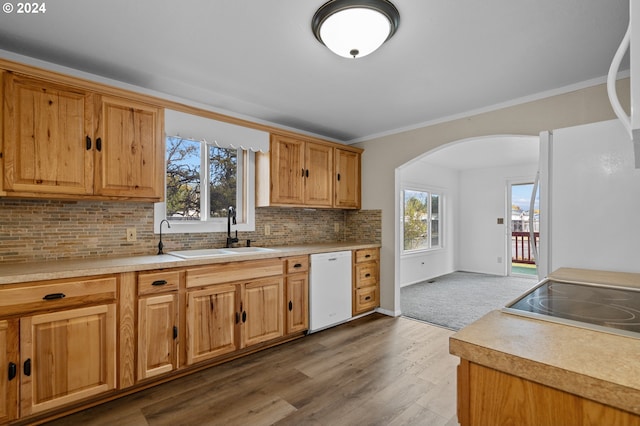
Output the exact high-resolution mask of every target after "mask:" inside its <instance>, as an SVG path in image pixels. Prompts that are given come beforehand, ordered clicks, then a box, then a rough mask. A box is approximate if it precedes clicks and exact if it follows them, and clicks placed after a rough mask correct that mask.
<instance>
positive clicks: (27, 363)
mask: <svg viewBox="0 0 640 426" xmlns="http://www.w3.org/2000/svg"><path fill="white" fill-rule="evenodd" d="M22 370H23V371H24V375H25V376H30V375H31V358H29V359H28V360H26V361H25V362H24V365H23V367H22Z"/></svg>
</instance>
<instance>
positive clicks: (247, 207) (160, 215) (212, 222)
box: [153, 139, 256, 234]
mask: <svg viewBox="0 0 640 426" xmlns="http://www.w3.org/2000/svg"><path fill="white" fill-rule="evenodd" d="M194 142H200V143H201V147H200V153H201V154H200V170H207V169H208V167H207V157H208V152H207V149H208V147H209V146H216V145H215V144H213V143H208V142H206V141H194ZM165 143H166V139H165ZM225 149H229V148H225ZM231 149H233V148H231ZM237 150H238V160H237V166H238V176H237V183H236V185H237V187H236V195H237V197H236V200H237V203H236V204H238V205H237V206H234V207H236V210H237V213H236V225H232V230H233V231H235V230H238V231H242V232H253V231H255V164H256V162H255V152H253V151H252V150H250V149H242V148H238V149H237ZM203 154H206V155H203ZM165 156H166V146H165ZM239 157H242V158H239ZM240 169H241V170H240ZM200 175H201V181H200V187H201V189H200V191H201V193H200V198H201V206H202V207H201V213H200V220H193V221H184V222H179V221H170V223H171V228H169V227H167V226H165V227H163V229H162V232H163V233H164V234H193V233H211V232H227V218H220V217H215V218H213V217H210V213H209V199H210V197H209V173H201V174H200ZM163 182H164V196H165V200H166V192H167V169H166V161H165V167H164V179H163ZM205 191H206V193H203V192H205ZM164 219H167V212H166V202H165V201H163V202H160V203H155V204H154V213H153V222H154V233H156V234H157V233H159V230H160V223H161V222H162V220H164Z"/></svg>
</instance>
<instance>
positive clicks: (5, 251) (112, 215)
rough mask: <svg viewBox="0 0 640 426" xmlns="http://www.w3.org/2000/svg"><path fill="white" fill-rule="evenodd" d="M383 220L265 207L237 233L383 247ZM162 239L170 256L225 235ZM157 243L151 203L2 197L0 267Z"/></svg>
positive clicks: (126, 252)
mask: <svg viewBox="0 0 640 426" xmlns="http://www.w3.org/2000/svg"><path fill="white" fill-rule="evenodd" d="M381 220H382V217H381V211H380V210H359V211H351V210H325V209H316V210H310V209H300V208H276V207H262V208H257V209H256V231H255V232H239V233H238V238H239V239H240V242H241V243H243V242H244V241H245V240H247V239H250V240H251V241H252V245H256V246H275V245H287V244H290V245H295V244H308V243H322V242H342V241H358V242H363V243H380V242H381V240H382V239H381V238H382V237H381ZM267 224H268V225H269V226H270V228H271V233H270V235H268V236H267V235H264V228H265V225H267ZM336 224H338V231H336ZM127 228H136V233H137V241H135V242H127V239H126V230H127ZM162 240H163V243H164V250H165V252H167V251H171V250H181V249H191V248H206V247H222V246H223V245H224V244H225V240H226V233H224V232H212V233H204V234H180V235H177V234H169V235H163V236H162ZM157 245H158V235H157V234H154V233H153V204H151V203H129V202H100V201H50V200H10V199H0V263H5V262H33V261H41V260H59V259H80V258H91V257H117V256H140V255H152V254H156V252H157Z"/></svg>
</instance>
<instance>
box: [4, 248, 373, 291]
mask: <svg viewBox="0 0 640 426" xmlns="http://www.w3.org/2000/svg"><path fill="white" fill-rule="evenodd" d="M377 247H380V244H366V243H364V244H362V243H357V242H340V243H322V244H308V245H296V246H278V247H269V248H272V249H275V251H273V252H253V253H245V254H238V255H227V256H220V257H209V258H198V259H181V258H179V257H175V256H171V255H168V254H165V255H159V256H157V255H156V256H132V257H113V258H95V259H78V260H58V261H47V262H37V263H36V262H29V263H6V264H1V263H0V285H3V284H4V285H6V284H17V283H24V282H32V281H41V280H52V279H60V278H75V277H84V276H90V275H102V274H113V273H121V272H132V271H147V270H151V269H162V268H177V267H185V266H196V265H209V264H214V263H227V262H237V261H243V260H255V259H268V258H274V257H286V256H296V255H305V254H316V253H327V252H332V251H340V250H358V249H365V248H377Z"/></svg>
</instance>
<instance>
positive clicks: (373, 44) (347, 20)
mask: <svg viewBox="0 0 640 426" xmlns="http://www.w3.org/2000/svg"><path fill="white" fill-rule="evenodd" d="M399 24H400V14H399V13H398V9H396V7H395V6H394V5H393V4H391V3H390V2H388V1H387V0H359V1H358V0H330V1H328V2H326V3H325V4H323V5H322V6H321V7H320V9H318V11H317V12H316V13H315V15H313V20H312V21H311V28H312V29H313V34H314V35H315V36H316V38H317V39H318V41H320V43H322V44H324V45H325V46H327V47H328V48H329V50H331V51H332V52H333V53H335V54H336V55H340V56H342V57H344V58H362V57H363V56H367V55H368V54H370V53H372V52H374V51H375V50H376V49H377V48H379V47H380V46H382V44H383V43H384V42H385V41H387V40H389V39H390V38H391V37H392V36H393V34H395V32H396V30H397V29H398V25H399Z"/></svg>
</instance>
